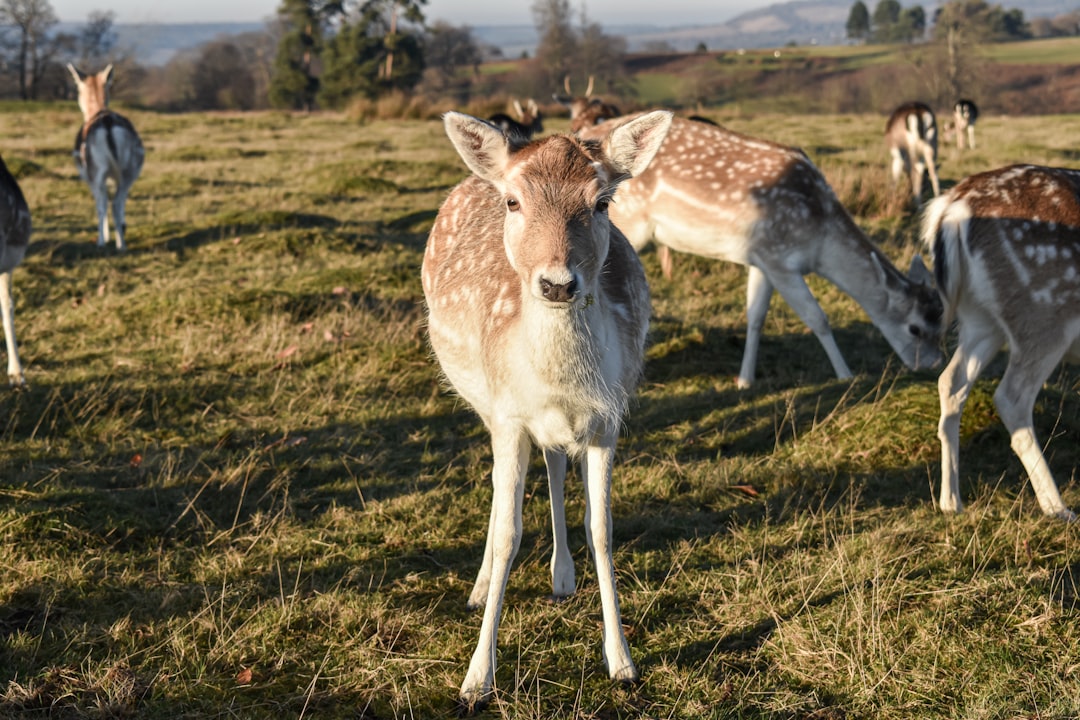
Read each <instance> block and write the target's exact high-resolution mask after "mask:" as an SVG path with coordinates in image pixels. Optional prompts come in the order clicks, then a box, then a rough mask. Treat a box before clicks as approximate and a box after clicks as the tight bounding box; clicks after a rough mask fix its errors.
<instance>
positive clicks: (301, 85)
mask: <svg viewBox="0 0 1080 720" xmlns="http://www.w3.org/2000/svg"><path fill="white" fill-rule="evenodd" d="M320 10H321V8H320V6H319V4H318V3H317V2H316V0H281V6H280V7H279V8H278V20H279V21H280V23H281V25H282V33H281V40H280V42H279V43H278V49H277V57H276V58H275V59H274V72H273V75H272V76H271V78H270V104H271V105H273V106H274V107H278V108H288V109H293V110H311V109H312V108H313V107H314V104H315V95H316V93H317V92H318V90H319V78H318V76H317V74H316V69H317V65H318V59H319V54H320V52H321V51H322V25H323V13H322V12H321V11H320Z"/></svg>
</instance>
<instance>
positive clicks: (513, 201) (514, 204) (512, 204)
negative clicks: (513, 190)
mask: <svg viewBox="0 0 1080 720" xmlns="http://www.w3.org/2000/svg"><path fill="white" fill-rule="evenodd" d="M506 209H507V210H509V211H510V212H517V211H518V210H520V209H521V203H519V202H518V201H517V198H512V197H508V198H506Z"/></svg>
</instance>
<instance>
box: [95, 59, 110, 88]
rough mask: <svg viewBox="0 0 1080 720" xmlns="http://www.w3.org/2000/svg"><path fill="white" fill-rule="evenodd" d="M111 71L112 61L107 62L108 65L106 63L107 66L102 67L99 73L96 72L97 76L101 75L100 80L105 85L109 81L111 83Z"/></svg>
mask: <svg viewBox="0 0 1080 720" xmlns="http://www.w3.org/2000/svg"><path fill="white" fill-rule="evenodd" d="M112 71H113V66H112V63H109V64H108V65H107V66H106V67H105V69H104V70H102V71H101V72H100V73H98V75H99V76H100V77H101V81H102V82H103V83H104V84H105V85H108V84H109V83H111V82H112Z"/></svg>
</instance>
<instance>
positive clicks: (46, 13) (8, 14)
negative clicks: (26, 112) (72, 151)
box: [0, 0, 72, 100]
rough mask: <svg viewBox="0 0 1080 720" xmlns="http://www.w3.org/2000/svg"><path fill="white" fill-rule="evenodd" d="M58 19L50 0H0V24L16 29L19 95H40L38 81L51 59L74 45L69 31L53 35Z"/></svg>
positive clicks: (27, 97) (9, 28)
mask: <svg viewBox="0 0 1080 720" xmlns="http://www.w3.org/2000/svg"><path fill="white" fill-rule="evenodd" d="M56 23H57V19H56V13H55V12H54V11H53V8H52V5H51V4H50V3H49V0H2V2H0V25H2V26H5V29H8V30H14V32H15V35H16V39H15V48H16V49H15V72H16V73H17V74H18V80H19V96H20V97H21V98H22V99H23V100H28V99H30V98H34V97H37V85H38V81H39V80H40V79H41V78H42V76H43V75H44V74H45V70H46V69H47V67H48V65H49V61H50V60H51V59H52V58H53V57H54V56H55V55H56V54H57V52H58V51H59V50H60V49H62V48H64V47H68V46H70V45H71V40H72V38H71V36H70V35H60V36H57V37H54V38H50V36H49V30H51V29H52V27H53V26H54V25H56Z"/></svg>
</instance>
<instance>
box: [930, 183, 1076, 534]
mask: <svg viewBox="0 0 1080 720" xmlns="http://www.w3.org/2000/svg"><path fill="white" fill-rule="evenodd" d="M922 235H923V241H924V242H925V243H926V244H927V246H928V247H930V248H931V249H932V251H933V257H934V274H935V276H936V278H937V283H938V288H939V289H940V291H941V294H942V297H943V298H944V300H945V309H946V318H949V319H955V320H956V322H957V333H958V335H959V337H958V342H957V346H956V352H955V354H954V355H953V357H952V360H950V361H949V364H948V365H947V366H946V367H945V370H944V372H942V373H941V377H940V379H939V380H938V394H939V396H940V400H941V419H940V422H939V424H938V437H939V438H940V440H941V500H940V505H941V509H942V510H945V511H946V512H958V511H959V510H961V508H962V507H963V503H962V502H961V500H960V477H959V476H960V447H959V435H960V416H961V415H962V413H963V411H964V403H965V402H966V401H967V398H968V395H969V393H970V392H971V388H972V386H973V385H974V383H975V380H976V378H978V376H979V373H980V372H981V371H982V369H983V368H984V367H985V366H986V364H987V363H988V362H989V361H990V360H991V359H992V358H993V357H994V356H995V355H997V353H998V351H1000V350H1001V348H1002V347H1003V346H1008V349H1009V350H1008V351H1009V362H1008V366H1007V367H1006V368H1005V374H1004V375H1003V376H1002V378H1001V383H1000V384H999V385H998V388H997V391H996V392H995V393H994V404H995V406H996V407H997V410H998V414H999V415H1000V416H1001V421H1002V422H1003V423H1004V424H1005V427H1006V429H1007V430H1008V431H1009V436H1010V443H1011V445H1012V449H1013V452H1015V453H1016V455H1017V456H1018V457H1019V458H1020V461H1021V462H1022V463H1023V465H1024V469H1025V470H1026V471H1027V474H1028V477H1029V478H1030V479H1031V485H1032V487H1033V488H1034V489H1035V496H1036V497H1037V498H1038V500H1039V506H1040V507H1041V508H1042V511H1043V512H1044V513H1046V514H1047V515H1056V516H1058V517H1062V518H1067V519H1070V520H1072V519H1075V516H1074V515H1073V513H1072V512H1071V511H1069V509H1068V508H1067V507H1065V504H1064V503H1063V502H1062V500H1061V495H1060V494H1059V493H1058V488H1057V484H1056V483H1055V482H1054V478H1053V476H1052V475H1051V473H1050V468H1049V466H1048V465H1047V463H1046V459H1045V458H1044V457H1043V453H1042V450H1041V448H1040V446H1039V441H1038V440H1037V439H1036V437H1035V430H1034V424H1033V408H1034V405H1035V398H1036V396H1038V394H1039V390H1040V389H1041V388H1042V385H1043V383H1044V382H1046V380H1047V378H1049V376H1050V373H1051V372H1052V371H1053V369H1054V368H1055V367H1056V366H1057V365H1058V363H1060V362H1061V361H1062V360H1063V359H1065V360H1070V361H1076V360H1080V171H1076V170H1064V169H1060V168H1048V167H1039V166H1035V165H1013V166H1010V167H1005V168H1001V169H998V170H991V171H989V172H984V173H980V174H978V175H972V176H971V177H969V178H967V179H965V180H963V181H962V182H961V183H960V184H958V185H956V186H955V187H953V188H952V189H951V190H949V192H948V193H946V194H945V195H943V196H942V197H940V198H938V199H936V200H934V201H933V202H932V203H931V204H930V205H929V206H928V207H927V208H926V213H925V216H924V218H923V227H922Z"/></svg>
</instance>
